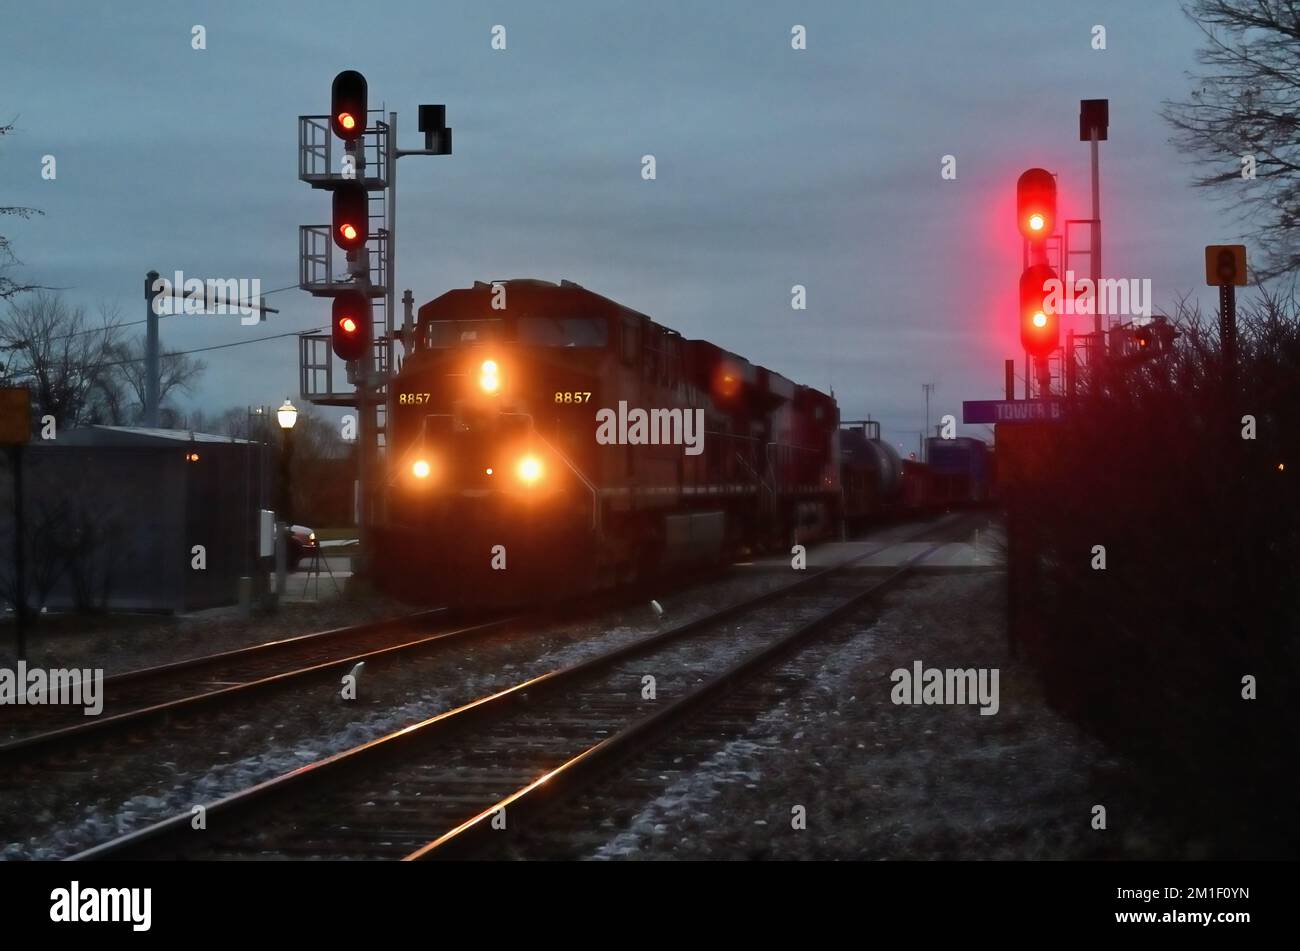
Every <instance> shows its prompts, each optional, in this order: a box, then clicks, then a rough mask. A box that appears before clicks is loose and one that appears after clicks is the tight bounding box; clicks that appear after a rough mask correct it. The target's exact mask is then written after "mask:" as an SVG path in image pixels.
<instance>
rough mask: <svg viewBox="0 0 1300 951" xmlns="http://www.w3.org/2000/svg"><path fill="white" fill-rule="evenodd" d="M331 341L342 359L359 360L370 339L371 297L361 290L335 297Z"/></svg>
mask: <svg viewBox="0 0 1300 951" xmlns="http://www.w3.org/2000/svg"><path fill="white" fill-rule="evenodd" d="M332 308H333V330H332V332H331V343H333V345H334V352H335V353H336V354H337V355H338V357H339V359H341V360H359V359H360V358H361V357H362V356H364V355H365V352H366V348H367V347H368V346H369V343H370V341H369V340H368V339H367V338H368V333H367V328H368V327H369V325H370V320H371V312H370V299H369V298H367V297H366V296H365V295H364V294H362V293H361V292H360V291H346V292H344V293H341V294H339V296H338V297H336V298H334V303H333V305H332Z"/></svg>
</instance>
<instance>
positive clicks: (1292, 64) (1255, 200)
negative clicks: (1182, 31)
mask: <svg viewBox="0 0 1300 951" xmlns="http://www.w3.org/2000/svg"><path fill="white" fill-rule="evenodd" d="M1183 11H1184V13H1186V15H1187V16H1188V18H1189V19H1191V20H1192V21H1193V22H1194V23H1195V24H1196V25H1197V26H1198V27H1200V29H1201V32H1202V34H1203V35H1204V37H1205V43H1204V46H1202V48H1201V49H1200V50H1198V51H1197V60H1198V61H1199V62H1200V63H1201V64H1202V66H1204V67H1205V70H1204V74H1203V75H1201V76H1199V77H1192V78H1193V79H1194V81H1195V82H1196V83H1197V84H1198V87H1199V88H1196V89H1193V90H1192V92H1191V93H1190V94H1189V97H1188V99H1187V100H1186V101H1183V102H1166V103H1165V108H1164V110H1163V112H1162V114H1163V116H1164V118H1165V120H1166V121H1167V122H1169V123H1170V124H1171V125H1172V126H1173V128H1174V133H1175V134H1174V142H1175V143H1176V144H1177V145H1178V146H1179V147H1180V148H1182V149H1183V150H1185V151H1186V152H1189V153H1191V154H1193V155H1195V156H1196V157H1198V158H1199V159H1201V160H1202V161H1204V162H1205V163H1206V165H1207V166H1208V170H1207V171H1206V172H1205V173H1204V174H1202V175H1200V176H1198V177H1197V178H1196V179H1195V182H1196V184H1197V185H1200V186H1203V187H1207V188H1213V189H1217V190H1219V191H1221V193H1222V194H1223V195H1224V196H1225V197H1226V199H1227V200H1228V201H1229V202H1230V204H1231V205H1232V206H1233V207H1234V209H1235V211H1236V213H1237V214H1238V216H1239V220H1240V222H1241V224H1242V225H1243V226H1244V227H1245V228H1246V229H1248V230H1247V231H1246V232H1244V233H1246V234H1247V235H1248V236H1249V237H1250V238H1251V239H1252V241H1253V242H1254V243H1255V244H1257V246H1258V247H1259V248H1260V250H1261V251H1262V252H1263V258H1262V260H1261V261H1260V263H1259V265H1258V266H1257V267H1256V268H1255V272H1256V275H1257V276H1258V277H1260V278H1264V279H1267V278H1271V277H1276V276H1277V275H1279V274H1282V273H1284V272H1287V271H1290V270H1292V269H1294V268H1295V267H1296V266H1297V265H1298V264H1300V7H1298V6H1297V3H1295V2H1294V0H1192V2H1190V3H1188V4H1187V5H1185V6H1184V8H1183ZM1249 229H1253V230H1249Z"/></svg>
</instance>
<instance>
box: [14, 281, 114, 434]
mask: <svg viewBox="0 0 1300 951" xmlns="http://www.w3.org/2000/svg"><path fill="white" fill-rule="evenodd" d="M117 333H118V324H117V320H116V316H115V314H114V313H113V312H112V311H111V310H110V311H101V313H100V320H99V321H98V323H92V322H91V321H90V319H89V318H88V317H87V315H86V312H85V310H84V309H83V308H81V307H69V306H68V304H67V302H66V301H64V300H63V298H62V297H61V296H60V295H59V294H57V293H54V292H50V291H44V290H38V291H36V292H35V293H34V294H32V295H30V296H27V297H25V298H23V299H22V300H21V301H16V302H11V303H10V305H9V312H8V314H7V315H6V316H5V317H4V318H2V319H0V347H3V348H5V349H7V350H11V351H12V357H11V359H10V360H9V364H8V368H7V372H6V379H7V382H9V383H10V384H18V385H26V386H27V387H29V388H30V389H31V391H32V403H33V408H34V409H35V410H36V412H38V413H40V414H41V415H50V416H53V417H54V419H55V422H56V423H57V424H58V426H59V428H60V429H64V428H71V427H74V426H79V425H84V424H86V423H89V422H97V421H101V420H102V419H103V417H104V415H105V412H104V407H103V403H102V398H103V394H104V392H105V387H107V386H110V385H111V384H110V383H109V381H108V375H109V374H111V373H112V371H113V367H112V366H110V364H111V363H112V348H113V345H114V343H115V342H116V339H117Z"/></svg>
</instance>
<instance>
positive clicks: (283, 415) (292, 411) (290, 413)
mask: <svg viewBox="0 0 1300 951" xmlns="http://www.w3.org/2000/svg"><path fill="white" fill-rule="evenodd" d="M275 418H276V419H277V420H278V421H279V423H280V428H281V429H283V430H284V431H285V434H286V435H287V434H288V432H289V430H291V429H293V424H294V423H296V422H298V407H296V406H294V405H293V404H292V403H290V402H289V401H288V400H285V401H284V405H283V406H281V407H280V408H279V409H278V410H276V411H275Z"/></svg>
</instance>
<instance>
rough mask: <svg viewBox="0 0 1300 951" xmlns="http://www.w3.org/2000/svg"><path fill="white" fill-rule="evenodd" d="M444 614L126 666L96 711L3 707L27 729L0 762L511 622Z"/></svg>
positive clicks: (0, 751) (2, 748) (0, 750)
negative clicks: (460, 620) (458, 620)
mask: <svg viewBox="0 0 1300 951" xmlns="http://www.w3.org/2000/svg"><path fill="white" fill-rule="evenodd" d="M447 617H448V615H447V612H446V610H445V609H444V608H437V609H434V610H430V611H420V612H416V613H414V614H410V615H405V616H402V617H397V618H391V619H388V620H385V621H376V622H371V623H366V624H358V625H354V626H351V627H341V628H333V629H331V630H328V631H319V632H316V633H312V634H303V635H299V636H297V637H290V638H286V639H284V640H277V641H269V642H267V643H264V644H256V645H252V646H250V647H243V648H239V649H237V650H230V651H223V652H221V653H217V654H208V655H205V656H202V657H195V658H191V659H189V660H183V661H177V662H175V663H171V664H163V665H160V666H156V667H147V668H141V669H139V670H133V671H127V672H126V673H122V674H117V675H115V676H113V677H106V678H105V679H104V710H103V712H102V713H101V714H100V715H98V716H95V717H86V716H84V714H83V713H82V711H81V708H80V707H72V708H64V707H49V706H32V707H25V706H24V707H10V708H7V709H8V710H10V711H24V713H22V714H18V715H14V716H10V717H6V718H4V720H2V721H0V724H2V725H3V726H5V727H8V728H10V729H11V730H12V728H13V727H14V726H18V727H20V728H21V727H26V728H27V729H26V730H25V731H22V730H20V731H18V732H17V734H16V735H13V734H11V738H10V739H8V740H7V741H5V742H3V743H0V766H12V765H14V764H16V763H17V762H19V761H30V760H31V759H33V758H35V757H39V756H43V755H47V754H49V753H51V752H54V751H56V750H59V751H62V750H64V749H66V748H67V747H68V746H70V745H73V744H76V743H82V742H85V741H89V740H97V739H100V738H104V737H107V736H109V735H111V734H114V733H118V732H121V731H123V730H127V729H136V728H138V727H142V726H145V725H148V724H150V723H154V722H160V721H163V720H165V719H167V718H168V717H172V716H177V715H182V714H188V713H191V712H197V711H198V710H200V709H208V708H211V707H213V706H216V705H220V704H230V703H233V702H237V701H238V702H242V701H243V700H245V699H247V698H248V697H250V696H251V695H253V694H255V693H259V692H263V691H268V690H272V689H276V688H284V687H289V686H293V685H295V684H298V683H302V682H304V681H307V680H309V679H313V678H322V677H325V676H327V675H330V674H334V673H337V672H338V671H340V670H347V669H350V668H351V667H352V666H353V665H354V664H357V663H359V662H361V661H378V660H381V659H384V658H388V657H391V656H394V655H397V654H404V653H409V652H412V651H418V650H424V649H428V648H431V647H433V646H435V645H439V644H444V643H448V642H451V641H454V640H457V639H460V638H464V637H467V636H470V635H481V634H484V633H487V632H489V631H493V630H500V629H502V628H504V627H506V626H508V625H509V624H511V623H513V622H514V621H516V620H517V618H513V617H505V618H497V619H492V620H488V621H485V622H482V623H479V624H473V625H468V626H460V627H453V626H451V625H450V624H447V623H441V624H440V623H439V622H445V620H446V619H447Z"/></svg>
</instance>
